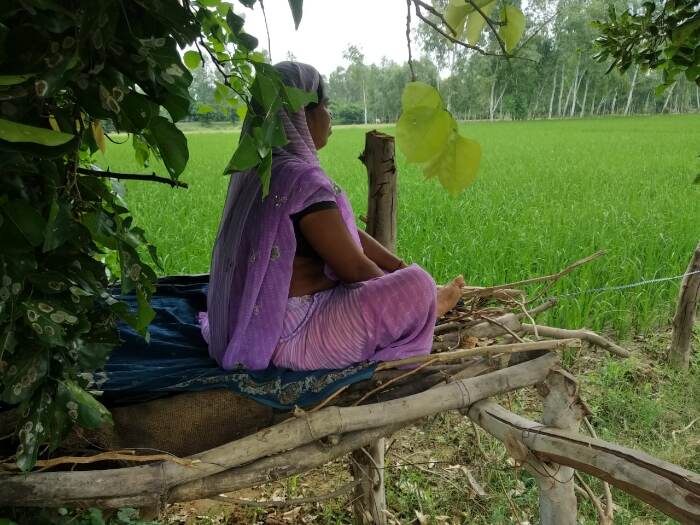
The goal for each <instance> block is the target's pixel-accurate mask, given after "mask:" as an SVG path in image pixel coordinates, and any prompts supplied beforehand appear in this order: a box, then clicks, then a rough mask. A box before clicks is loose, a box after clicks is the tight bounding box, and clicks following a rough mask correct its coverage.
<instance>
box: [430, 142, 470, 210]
mask: <svg viewBox="0 0 700 525" xmlns="http://www.w3.org/2000/svg"><path fill="white" fill-rule="evenodd" d="M480 162H481V146H479V143H478V142H476V141H474V140H471V139H467V138H464V137H462V136H460V135H459V134H458V133H454V134H453V135H452V136H451V137H450V140H449V141H448V143H447V146H446V147H445V149H444V150H443V151H442V152H441V153H440V155H438V156H437V157H436V158H434V159H433V160H431V161H430V162H429V163H428V164H427V165H426V166H425V168H424V170H423V174H424V175H425V176H426V178H431V177H437V178H438V180H439V181H440V184H442V186H443V187H444V188H445V189H446V190H447V191H448V192H449V193H450V195H452V196H453V197H455V196H457V195H459V193H460V192H462V190H464V189H465V188H466V187H467V186H469V185H470V184H471V183H472V182H474V180H475V179H476V174H477V172H478V171H479V163H480Z"/></svg>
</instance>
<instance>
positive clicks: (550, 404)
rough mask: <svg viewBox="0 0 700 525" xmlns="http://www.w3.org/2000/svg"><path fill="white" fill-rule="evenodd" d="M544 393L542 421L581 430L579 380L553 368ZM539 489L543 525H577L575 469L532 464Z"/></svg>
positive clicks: (574, 430)
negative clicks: (579, 427)
mask: <svg viewBox="0 0 700 525" xmlns="http://www.w3.org/2000/svg"><path fill="white" fill-rule="evenodd" d="M540 393H542V394H543V396H544V411H543V413H542V422H543V423H544V424H545V425H546V426H548V427H554V428H559V429H562V430H567V431H570V432H576V431H578V426H579V422H580V421H581V418H582V417H583V416H584V410H585V408H584V405H583V404H581V403H580V402H579V398H578V383H577V382H576V379H575V378H574V377H573V376H572V375H571V374H569V373H568V372H566V371H564V370H561V369H559V370H554V371H552V373H550V374H549V376H548V377H547V380H546V381H545V382H544V383H543V384H542V385H540ZM529 470H530V471H531V472H532V474H533V475H534V477H535V479H536V480H537V485H538V487H539V489H540V523H541V524H542V525H576V523H577V519H576V495H575V494H574V472H575V471H574V469H573V468H571V467H565V466H563V465H558V464H554V463H545V462H540V463H539V466H534V465H533V464H530V465H529Z"/></svg>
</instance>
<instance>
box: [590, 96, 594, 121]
mask: <svg viewBox="0 0 700 525" xmlns="http://www.w3.org/2000/svg"><path fill="white" fill-rule="evenodd" d="M590 114H591V116H593V115H595V93H593V96H592V97H591V111H590Z"/></svg>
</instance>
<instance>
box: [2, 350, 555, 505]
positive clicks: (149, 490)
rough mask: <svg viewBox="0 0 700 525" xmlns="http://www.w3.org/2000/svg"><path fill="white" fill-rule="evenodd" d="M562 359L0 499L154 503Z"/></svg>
mask: <svg viewBox="0 0 700 525" xmlns="http://www.w3.org/2000/svg"><path fill="white" fill-rule="evenodd" d="M558 361H559V359H558V356H557V355H556V354H548V355H545V356H542V357H540V358H538V359H535V360H532V361H529V362H527V363H523V364H521V365H517V366H513V367H509V368H507V369H504V370H498V371H496V372H492V373H490V374H485V375H482V376H479V377H475V378H470V379H463V380H458V381H455V382H453V383H450V384H447V385H443V386H440V387H437V388H433V389H431V390H428V391H426V392H421V393H419V394H415V395H412V396H408V397H404V398H401V399H396V400H393V401H386V402H384V403H377V404H372V405H363V406H358V407H346V408H341V407H335V406H332V407H328V408H324V409H323V410H319V411H318V412H314V413H304V414H302V415H301V416H299V417H295V418H290V419H288V420H286V421H284V422H282V423H280V424H277V425H274V426H272V427H269V428H266V429H264V430H261V431H259V432H256V433H255V434H251V435H249V436H246V437H244V438H241V439H239V440H237V441H234V442H231V443H227V444H226V445H222V446H220V447H216V448H214V449H212V450H208V451H206V452H202V453H200V454H195V455H193V456H190V457H189V458H187V459H189V460H191V461H192V463H191V464H190V465H188V466H185V465H177V464H174V463H172V462H168V463H154V464H150V465H143V466H138V467H128V468H120V469H107V470H93V471H81V472H38V473H30V474H22V475H19V474H18V475H11V476H4V477H3V478H2V481H1V482H0V483H1V487H0V488H1V490H0V506H19V507H22V506H35V507H60V506H66V505H68V506H75V505H80V506H84V505H92V506H100V507H103V508H115V507H124V506H138V507H145V506H151V505H156V504H158V502H159V501H160V499H161V497H162V496H163V495H164V494H165V493H167V491H168V490H169V489H171V488H173V487H175V486H177V485H181V484H183V483H187V482H189V481H195V480H198V479H202V478H205V477H208V476H212V475H215V474H218V473H220V472H223V471H226V470H229V469H232V468H235V467H239V466H241V465H243V464H247V463H251V462H253V461H256V460H259V459H261V458H263V457H266V456H270V455H274V454H279V453H281V452H284V451H287V450H292V449H296V448H297V447H301V446H304V445H306V444H308V443H312V442H315V441H318V440H320V439H323V438H326V437H327V436H330V435H340V434H345V433H348V432H357V431H362V430H368V429H373V428H378V427H384V426H387V425H399V426H404V425H406V424H409V423H411V422H413V421H415V420H416V419H420V418H422V417H425V416H429V415H433V414H437V413H439V412H444V411H446V410H459V409H461V408H465V407H467V406H469V405H471V404H472V403H474V402H475V401H478V400H481V399H486V398H487V397H491V396H494V395H497V394H500V393H504V392H510V391H512V390H515V389H518V388H522V387H524V386H530V385H534V384H537V383H539V382H541V381H543V380H544V378H545V377H547V374H548V373H549V370H551V369H552V367H554V366H555V365H556V364H557V363H558Z"/></svg>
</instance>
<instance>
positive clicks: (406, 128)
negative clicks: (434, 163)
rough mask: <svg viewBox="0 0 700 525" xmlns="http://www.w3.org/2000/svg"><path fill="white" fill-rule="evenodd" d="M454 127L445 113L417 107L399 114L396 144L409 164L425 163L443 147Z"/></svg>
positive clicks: (452, 120) (449, 116)
mask: <svg viewBox="0 0 700 525" xmlns="http://www.w3.org/2000/svg"><path fill="white" fill-rule="evenodd" d="M454 126H455V122H454V119H453V118H452V116H451V115H450V114H449V113H448V112H447V111H445V110H442V109H440V110H435V109H433V108H429V107H417V108H414V109H411V110H409V111H404V112H403V113H402V114H401V118H399V121H398V122H397V123H396V142H397V143H398V145H399V148H401V151H402V152H403V154H404V155H406V158H407V159H408V160H409V162H426V161H428V160H430V159H432V158H433V157H434V156H435V155H437V154H438V153H440V151H441V150H442V149H443V148H444V147H445V142H446V141H447V137H448V136H449V134H450V132H451V131H452V129H453V127H454Z"/></svg>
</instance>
